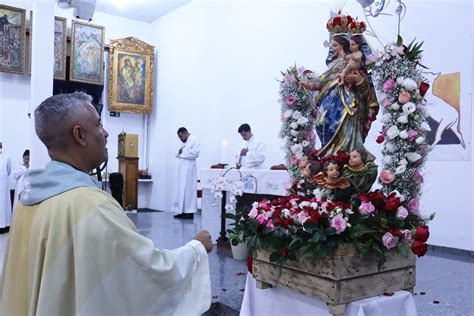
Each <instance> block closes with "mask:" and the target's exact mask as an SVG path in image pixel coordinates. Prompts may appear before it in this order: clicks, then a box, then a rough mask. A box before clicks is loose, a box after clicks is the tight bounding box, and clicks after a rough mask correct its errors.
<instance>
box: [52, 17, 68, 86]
mask: <svg viewBox="0 0 474 316" xmlns="http://www.w3.org/2000/svg"><path fill="white" fill-rule="evenodd" d="M66 23H67V20H66V19H65V18H60V17H57V16H56V17H54V79H59V80H66V44H67V42H66V41H67V33H66V32H67V25H66Z"/></svg>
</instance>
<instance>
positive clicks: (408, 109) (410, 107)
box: [402, 102, 416, 114]
mask: <svg viewBox="0 0 474 316" xmlns="http://www.w3.org/2000/svg"><path fill="white" fill-rule="evenodd" d="M402 110H403V113H405V114H412V113H413V112H415V110H416V105H415V103H413V102H408V103H405V104H404V105H403V106H402Z"/></svg>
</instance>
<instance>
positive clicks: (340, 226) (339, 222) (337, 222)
mask: <svg viewBox="0 0 474 316" xmlns="http://www.w3.org/2000/svg"><path fill="white" fill-rule="evenodd" d="M346 226H347V224H346V221H345V220H344V218H342V216H341V215H336V216H334V217H333V218H332V219H331V227H332V228H335V229H336V234H340V233H342V232H343V231H345V230H346Z"/></svg>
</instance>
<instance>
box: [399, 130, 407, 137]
mask: <svg viewBox="0 0 474 316" xmlns="http://www.w3.org/2000/svg"><path fill="white" fill-rule="evenodd" d="M398 136H400V138H402V139H407V137H408V132H407V131H405V130H403V131H401V132H400V133H399V134H398Z"/></svg>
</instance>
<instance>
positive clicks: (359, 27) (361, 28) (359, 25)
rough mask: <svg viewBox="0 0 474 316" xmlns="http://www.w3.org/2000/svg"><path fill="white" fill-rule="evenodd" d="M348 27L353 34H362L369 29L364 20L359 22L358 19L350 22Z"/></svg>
mask: <svg viewBox="0 0 474 316" xmlns="http://www.w3.org/2000/svg"><path fill="white" fill-rule="evenodd" d="M347 27H348V29H349V32H351V34H352V35H362V33H364V32H365V30H366V29H367V27H366V26H365V23H364V22H359V21H357V20H356V21H352V22H351V23H349V25H348V26H347Z"/></svg>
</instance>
